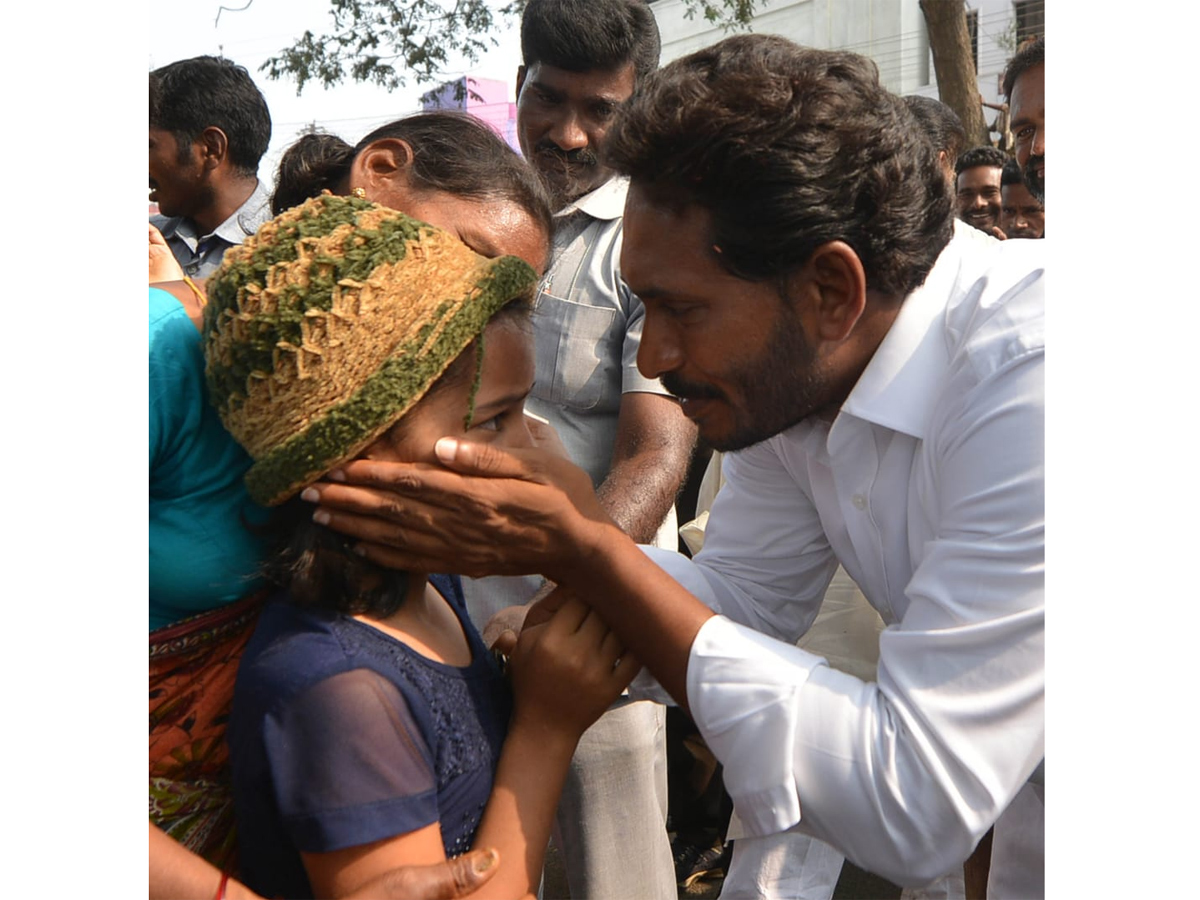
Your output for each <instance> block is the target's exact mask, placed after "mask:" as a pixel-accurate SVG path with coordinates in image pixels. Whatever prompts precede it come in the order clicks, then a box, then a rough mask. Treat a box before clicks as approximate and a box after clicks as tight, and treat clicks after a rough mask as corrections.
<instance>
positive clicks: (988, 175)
mask: <svg viewBox="0 0 1200 900" xmlns="http://www.w3.org/2000/svg"><path fill="white" fill-rule="evenodd" d="M1000 172H1001V169H1000V167H999V166H971V168H969V169H963V170H962V171H961V172H959V173H958V177H959V178H960V179H964V178H965V179H966V180H967V181H975V182H979V181H985V182H991V181H995V182H996V184H999V183H1000Z"/></svg>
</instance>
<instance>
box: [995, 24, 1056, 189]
mask: <svg viewBox="0 0 1200 900" xmlns="http://www.w3.org/2000/svg"><path fill="white" fill-rule="evenodd" d="M1004 96H1005V97H1006V98H1007V99H1008V116H1009V124H1008V127H1009V130H1011V131H1012V134H1013V142H1014V148H1013V149H1014V152H1015V153H1016V156H1017V162H1018V163H1020V164H1021V171H1022V174H1023V175H1024V176H1025V184H1026V185H1027V186H1028V187H1029V192H1030V193H1031V194H1033V196H1034V197H1036V198H1037V200H1038V202H1039V203H1041V204H1043V205H1045V203H1046V39H1045V38H1044V37H1039V38H1037V39H1036V40H1034V41H1031V42H1029V43H1028V44H1026V45H1025V46H1023V47H1022V48H1021V49H1020V50H1018V51H1017V55H1016V56H1014V57H1013V58H1012V59H1011V60H1010V61H1009V63H1008V67H1007V68H1006V69H1005V70H1004Z"/></svg>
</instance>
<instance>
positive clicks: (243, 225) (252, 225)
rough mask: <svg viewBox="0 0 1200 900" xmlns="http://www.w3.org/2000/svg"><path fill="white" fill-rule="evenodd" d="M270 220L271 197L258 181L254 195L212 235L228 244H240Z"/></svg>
mask: <svg viewBox="0 0 1200 900" xmlns="http://www.w3.org/2000/svg"><path fill="white" fill-rule="evenodd" d="M270 218H271V195H270V194H268V193H267V189H266V186H265V185H263V183H262V182H261V181H260V182H258V184H257V186H256V187H255V188H254V193H253V194H251V195H250V196H249V197H247V198H246V202H245V203H243V204H242V205H241V206H239V207H238V208H237V209H236V210H234V213H233V215H231V216H230V217H229V218H228V219H226V220H225V221H224V222H222V223H221V224H220V225H218V226H217V228H216V230H215V231H214V232H213V234H215V235H216V236H217V237H219V238H221V239H222V240H224V241H227V242H229V243H230V244H240V243H241V242H242V241H244V240H245V239H246V238H248V237H249V236H250V235H252V234H254V232H256V231H257V230H258V226H260V225H262V224H263V222H266V221H267V220H269V219H270ZM206 237H207V235H206Z"/></svg>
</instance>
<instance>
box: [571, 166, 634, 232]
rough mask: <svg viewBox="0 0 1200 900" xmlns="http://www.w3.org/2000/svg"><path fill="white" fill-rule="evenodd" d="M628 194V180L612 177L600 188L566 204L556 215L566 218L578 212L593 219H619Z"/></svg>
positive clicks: (623, 212)
mask: <svg viewBox="0 0 1200 900" xmlns="http://www.w3.org/2000/svg"><path fill="white" fill-rule="evenodd" d="M628 192H629V179H628V178H626V177H624V176H619V175H618V176H613V177H612V178H610V179H608V181H606V182H604V184H602V185H600V187H598V188H596V189H595V190H593V191H590V192H589V193H586V194H584V195H583V196H582V197H579V198H577V199H576V200H573V201H572V202H570V203H568V204H567V205H566V206H565V207H563V209H562V210H561V211H560V212H559V213H558V215H560V216H567V215H570V214H571V213H573V212H575V211H576V210H579V211H580V212H585V213H587V214H588V215H589V216H591V217H592V218H593V219H604V220H605V221H611V220H613V219H619V218H621V216H623V215H624V214H625V195H626V194H627V193H628Z"/></svg>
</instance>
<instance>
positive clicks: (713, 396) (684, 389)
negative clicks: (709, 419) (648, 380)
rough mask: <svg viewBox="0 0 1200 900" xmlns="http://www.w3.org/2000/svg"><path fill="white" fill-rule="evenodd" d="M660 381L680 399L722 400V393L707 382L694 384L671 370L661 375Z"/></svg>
mask: <svg viewBox="0 0 1200 900" xmlns="http://www.w3.org/2000/svg"><path fill="white" fill-rule="evenodd" d="M659 381H661V382H662V386H663V387H665V388H666V389H667V390H668V391H669V392H670V393H671V394H672V395H673V396H675V397H678V398H679V399H680V400H720V399H721V398H722V396H723V395H722V394H721V392H720V391H718V390H717V389H716V388H714V387H710V386H709V385H707V384H693V383H690V382H687V381H684V380H683V379H682V378H680V377H678V376H677V375H674V374H672V373H670V372H668V373H666V374H665V375H661V376H659Z"/></svg>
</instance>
